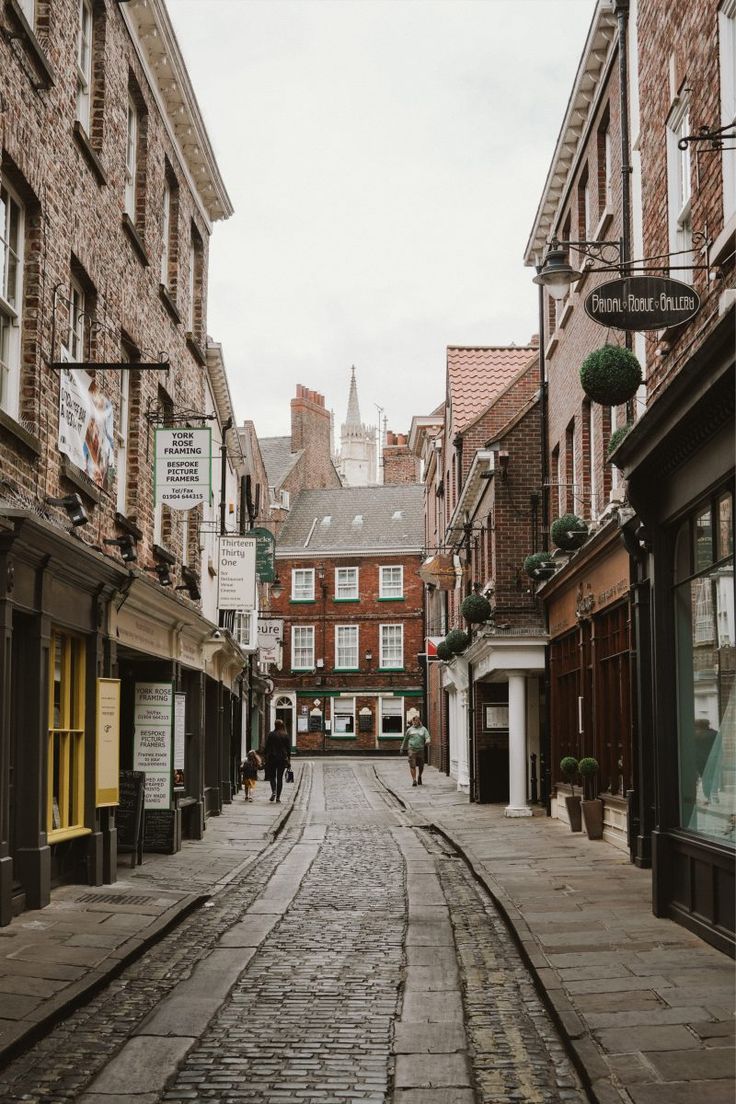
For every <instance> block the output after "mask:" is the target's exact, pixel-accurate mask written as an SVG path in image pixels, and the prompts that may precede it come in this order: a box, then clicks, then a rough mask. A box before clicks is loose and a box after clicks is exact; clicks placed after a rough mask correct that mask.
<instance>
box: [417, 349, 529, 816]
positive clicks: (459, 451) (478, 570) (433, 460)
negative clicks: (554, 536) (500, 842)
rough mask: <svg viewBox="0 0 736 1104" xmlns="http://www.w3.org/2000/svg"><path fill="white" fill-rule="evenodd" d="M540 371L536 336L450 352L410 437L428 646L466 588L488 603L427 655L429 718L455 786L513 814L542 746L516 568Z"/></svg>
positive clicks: (520, 810) (454, 622)
mask: <svg viewBox="0 0 736 1104" xmlns="http://www.w3.org/2000/svg"><path fill="white" fill-rule="evenodd" d="M538 370H539V369H538V350H537V346H536V342H535V341H532V343H530V344H529V345H528V346H524V347H521V348H520V347H517V346H510V347H494V348H476V349H465V348H458V347H452V348H450V349H448V373H447V393H446V397H445V403H444V404H443V407H442V408H441V412H440V411H438V412H436V413H435V414H434V415H431V416H428V417H423V418H415V419H414V421H413V423H412V430H411V435H410V444H411V447H412V449H413V450H414V451H415V453H416V455H417V456H420V457H421V458H422V459H423V461H424V478H425V560H424V563H423V565H422V569H421V574H422V577H423V579H424V582H425V583H426V584H427V626H428V629H427V632H428V638H429V644H430V646H436V644H437V643H438V641H439V639H441V637H442V636H443V635H444V634H445V633H446V632H447V631H448V630H451V629H454V628H460V629H462V628H465V627H466V625H465V622H464V620H463V618H462V615H461V613H460V606H461V603H462V601H463V599H464V598H466V597H467V596H468V595H469V594H471V593H480V594H483V595H485V596H487V598H488V600H489V603H490V608H491V617H490V619H489V621H488V622H487V623H486V624H484V625H483V626H482V627H481V628H480V629H478V630H475V633H474V639H473V640H472V642H471V644H470V647H469V648H468V649H467V650H465V651H464V652H463V653H462V654H461V655H457V656H456V657H454V658H453V659H452V660H451V661H450V662H447V663H444V662H443V663H434V662H431V663H430V670H429V674H428V697H429V705H428V710H429V716H430V719H431V720H432V722H433V723H434V724H435V725H436V726H437V727H438V731H439V732H440V733H441V742H442V745H443V752H442V764H443V766H444V767H445V769H446V770H447V771H448V773H449V774H450V775H452V777H454V778H456V779H457V782H458V789H460V790H463V791H464V792H467V793H469V794H470V795H471V799H473V800H483V801H489V800H499V801H503V802H504V803H505V804H506V805H507V808H508V811H509V815H525V814H526V813H527V812H528V807H527V801H528V793H529V789H530V786H529V781H530V779H528V777H527V776H528V773H529V772H528V765H527V764H528V758H527V757H528V756H529V755H532V754H534V755H537V756H538V755H539V751H540V676H541V674H542V672H543V671H544V645H545V634H544V631H543V625H542V619H541V610H540V608H539V605H538V603H537V602H536V601H535V599H534V596H533V595H532V594H530V592H529V587H528V585H527V583H526V582H525V581H524V580H523V578H522V576H521V573H520V569H519V568H520V565H519V551H520V549H524V548H528V549H531V547H532V545H533V544H534V542H535V540H538V537H539V526H540V523H541V516H540V500H541V496H540V484H541V445H540V439H541V436H540V403H539V376H538ZM438 722H439V725H438Z"/></svg>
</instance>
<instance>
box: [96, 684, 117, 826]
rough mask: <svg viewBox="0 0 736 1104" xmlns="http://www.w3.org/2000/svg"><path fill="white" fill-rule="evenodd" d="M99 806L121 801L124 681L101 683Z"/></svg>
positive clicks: (97, 721)
mask: <svg viewBox="0 0 736 1104" xmlns="http://www.w3.org/2000/svg"><path fill="white" fill-rule="evenodd" d="M95 737H96V738H95V805H96V806H97V807H98V808H100V807H101V806H103V805H117V804H118V802H119V800H120V679H109V678H98V679H97V709H96V711H95Z"/></svg>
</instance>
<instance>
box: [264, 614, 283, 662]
mask: <svg viewBox="0 0 736 1104" xmlns="http://www.w3.org/2000/svg"><path fill="white" fill-rule="evenodd" d="M283 642H284V622H283V620H282V619H280V618H277V617H260V618H259V619H258V658H259V659H260V660H261V662H262V663H277V662H278V658H279V648H280V646H281V644H283Z"/></svg>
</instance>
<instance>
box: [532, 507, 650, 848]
mask: <svg viewBox="0 0 736 1104" xmlns="http://www.w3.org/2000/svg"><path fill="white" fill-rule="evenodd" d="M542 593H543V596H544V603H545V608H546V612H547V618H548V625H549V635H550V641H549V734H550V736H549V741H550V753H549V760H550V769H551V778H552V793H551V811H552V815H553V816H556V817H558V818H560V819H561V820H567V810H566V806H565V800H564V799H565V797H566V796H567V795H569V793H570V785H569V783H566V782H563V780H562V778H561V776H560V772H559V766H560V760H561V759H562V758H563V757H564V756H572V757H573V758H575V759H578V760H579V759H581V758H583V757H587V756H591V757H593V758H594V759H595V760H596V761H597V762H598V776H597V780H596V789H597V796H599V797H600V798H601V799H602V801H603V838H604V839H605V840H607V841H608V842H609V843H612V844H614V845H615V846H617V847H620V848H621V849H622V850H628V849H629V846H630V844H629V827H630V819H631V820H632V822H633V816H631V818H630V806H631V805H632V798H633V791H634V783H635V763H634V748H635V724H634V717H635V710H634V702H633V693H634V691H633V682H634V680H633V677H632V676H633V664H634V660H635V652H634V644H633V634H632V599H631V586H630V560H629V554H628V552H627V551H626V548H625V547H624V545H623V543H622V541H621V536H620V526H619V521H618V518H617V517H614V518H612V519H611V520H609V522H608V524H606V525H604V526H603V527H602V528H601V529H600V530H599V531H598V532H597V533H596V534H595V535H594V536H593V537H591V539H590V540H589V541H588V542H587V544H586V545H585V546H584V548H583V549H581V550H580V551H579V552H578V553H577V554H576V555H575V557H574V558H573V559H572V560H571V561H570V562H569V563H568V564H567V565H566V566H565V567H563V568H562V569H561V570H560V571H559V572H558V573H557V575H555V576H554V577H553V578H552V579H551V580H550V581H549V582H548V583H547V584H546V585H545V587H544V589H543V591H542Z"/></svg>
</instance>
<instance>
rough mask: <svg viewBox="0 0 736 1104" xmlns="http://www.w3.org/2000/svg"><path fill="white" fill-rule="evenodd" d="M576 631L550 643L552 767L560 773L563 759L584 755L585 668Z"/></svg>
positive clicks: (556, 772) (555, 771)
mask: <svg viewBox="0 0 736 1104" xmlns="http://www.w3.org/2000/svg"><path fill="white" fill-rule="evenodd" d="M581 661H582V648H581V642H580V634H579V632H578V631H577V630H575V631H573V632H571V633H568V634H567V635H566V636H563V637H560V638H559V639H558V640H554V641H553V642H552V644H551V646H550V712H551V742H552V770H553V772H554V775H555V777H556V776H557V774H558V768H559V763H560V759H562V757H563V756H565V755H573V756H574V757H575V758H576V759H579V758H580V756H581V755H582V753H583V751H582V728H583V699H582V688H583V670H582V666H581Z"/></svg>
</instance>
